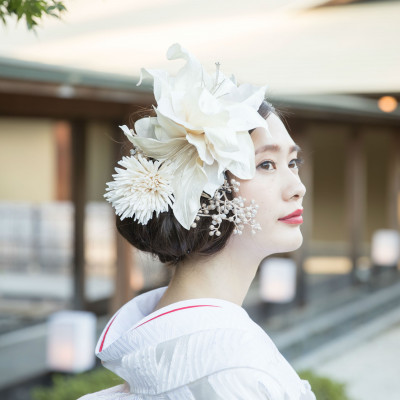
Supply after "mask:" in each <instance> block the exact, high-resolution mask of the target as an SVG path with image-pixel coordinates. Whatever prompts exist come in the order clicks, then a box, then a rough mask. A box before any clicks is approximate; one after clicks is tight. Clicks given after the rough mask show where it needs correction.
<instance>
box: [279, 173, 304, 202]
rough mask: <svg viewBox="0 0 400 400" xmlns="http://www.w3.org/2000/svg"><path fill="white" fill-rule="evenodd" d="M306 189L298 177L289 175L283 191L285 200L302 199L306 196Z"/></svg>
mask: <svg viewBox="0 0 400 400" xmlns="http://www.w3.org/2000/svg"><path fill="white" fill-rule="evenodd" d="M306 191H307V190H306V187H305V186H304V184H303V182H302V181H301V179H300V177H299V176H298V175H294V174H293V173H292V174H291V178H290V179H289V181H288V182H287V185H286V188H285V190H284V197H285V200H291V199H294V200H299V199H302V198H303V197H304V196H305V194H306Z"/></svg>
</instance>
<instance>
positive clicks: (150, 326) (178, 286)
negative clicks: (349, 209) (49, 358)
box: [83, 44, 315, 400]
mask: <svg viewBox="0 0 400 400" xmlns="http://www.w3.org/2000/svg"><path fill="white" fill-rule="evenodd" d="M167 57H168V58H169V59H178V58H183V59H185V60H186V65H185V66H184V67H183V68H182V69H181V70H180V71H179V72H178V73H177V75H176V76H174V77H170V76H168V74H167V73H165V72H164V71H154V70H149V71H148V70H142V75H144V76H146V75H148V76H150V77H151V78H153V80H154V94H155V98H156V101H157V107H156V108H155V116H153V117H148V118H143V119H141V120H139V121H137V122H136V124H135V130H134V131H131V130H129V129H128V128H127V127H125V126H124V127H122V129H123V130H124V132H125V134H126V135H127V137H128V138H129V140H130V141H131V142H132V144H133V151H132V153H131V156H130V157H124V158H123V159H122V161H120V165H121V166H122V167H124V169H118V168H117V169H116V171H117V174H116V175H114V181H113V182H110V183H108V189H107V194H106V195H105V197H106V198H107V200H108V201H110V202H111V203H112V205H113V206H114V208H115V210H116V213H117V215H118V218H117V227H118V230H119V232H120V233H121V234H122V235H123V236H124V237H125V238H126V239H127V240H128V241H129V242H130V243H131V244H132V245H133V246H135V247H136V248H138V249H140V250H143V251H147V252H150V253H152V254H154V255H156V256H157V257H158V258H159V259H160V260H161V261H162V262H164V263H166V264H167V265H173V266H175V270H174V275H173V277H172V279H171V282H170V284H169V285H168V287H162V288H159V289H156V290H152V291H150V292H147V293H144V294H142V295H140V296H138V297H136V298H134V299H133V300H131V301H130V302H129V303H127V304H126V305H125V306H124V307H122V308H121V309H120V310H119V311H118V312H117V313H116V314H115V315H114V316H113V317H112V319H111V320H110V322H109V323H108V324H107V326H106V327H105V329H104V332H103V334H102V335H101V337H100V339H99V342H98V345H97V348H96V353H97V356H98V357H99V358H100V359H101V360H102V362H103V364H104V366H105V367H107V368H109V369H110V370H112V371H114V372H115V373H116V374H118V375H119V376H121V377H122V378H123V379H124V380H125V381H126V384H125V385H120V386H117V387H114V388H111V389H107V390H105V391H102V392H98V393H95V394H92V395H87V396H85V397H84V398H83V399H86V400H88V399H92V398H101V399H109V400H111V399H115V400H116V399H129V400H133V399H135V400H149V399H196V400H197V399H207V400H212V399H269V400H288V399H290V400H315V396H314V394H313V393H312V391H311V388H310V385H309V383H308V382H307V381H305V380H301V379H300V378H299V376H298V375H297V374H296V372H295V371H294V369H293V368H292V367H291V366H290V365H289V364H288V363H287V361H286V360H285V359H284V357H283V356H282V355H281V354H280V353H279V351H278V350H277V348H276V346H275V345H274V344H273V342H272V341H271V339H270V338H269V336H268V335H267V334H266V333H265V332H264V331H263V330H262V329H261V328H260V327H259V326H258V325H257V324H255V323H254V322H253V321H252V320H251V319H250V318H249V316H248V315H247V313H246V311H245V310H244V309H243V308H242V307H241V305H242V303H243V300H244V298H245V296H246V294H247V291H248V289H249V286H250V284H251V282H252V280H253V278H254V276H255V274H256V271H257V267H258V265H259V264H260V262H261V260H262V259H263V258H265V257H266V256H268V255H270V254H273V253H281V252H288V251H293V250H295V249H297V248H298V247H299V246H300V245H301V243H302V235H301V231H300V225H301V223H302V218H301V213H302V201H303V197H304V195H305V192H306V189H305V187H304V185H303V184H302V183H301V181H300V178H299V175H298V168H299V165H300V164H301V159H300V158H298V152H299V151H300V149H299V147H298V146H297V145H296V144H295V143H294V141H293V140H292V138H291V137H290V135H289V134H288V132H287V130H286V128H285V126H284V125H283V123H282V122H281V120H280V119H279V117H278V116H277V114H276V112H275V110H274V108H273V107H272V106H271V105H270V104H269V103H267V102H266V101H265V100H264V97H265V91H266V87H255V86H252V85H247V84H244V85H240V86H237V84H236V82H235V81H234V79H228V78H226V77H225V76H224V75H223V74H222V73H221V72H220V71H219V64H217V71H216V74H215V76H210V75H208V74H207V73H206V71H204V69H203V67H202V66H201V65H200V63H199V62H198V61H197V60H196V59H195V58H194V57H193V56H192V55H191V54H190V53H188V52H187V51H186V50H185V49H183V48H181V47H180V45H178V44H175V45H173V46H171V47H170V49H169V50H168V53H167Z"/></svg>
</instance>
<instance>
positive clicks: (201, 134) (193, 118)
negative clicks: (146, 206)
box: [121, 44, 269, 229]
mask: <svg viewBox="0 0 400 400" xmlns="http://www.w3.org/2000/svg"><path fill="white" fill-rule="evenodd" d="M167 58H168V59H170V60H175V59H180V58H182V59H184V60H186V64H185V65H184V66H183V67H182V68H181V69H180V70H179V71H178V73H177V75H176V76H169V75H168V74H167V72H166V71H162V70H147V69H142V73H141V79H140V82H139V83H138V85H139V84H140V83H141V81H142V78H143V77H150V78H152V79H153V82H154V96H155V99H156V102H157V107H155V111H156V115H157V116H156V117H151V118H143V119H140V120H138V121H137V122H136V124H135V134H133V133H132V132H131V131H130V130H129V129H128V128H127V127H126V126H123V127H121V128H122V129H123V130H124V132H125V134H126V135H127V137H128V138H129V140H130V141H131V142H132V143H133V144H134V146H135V147H137V148H139V149H140V150H141V151H143V153H144V154H145V155H146V156H148V157H151V158H154V159H157V160H170V161H171V162H172V163H173V164H174V165H175V167H176V171H175V173H174V177H173V179H172V183H171V184H172V187H173V194H174V199H175V200H174V204H173V206H172V209H173V211H174V215H175V217H176V218H177V219H178V221H179V222H180V223H181V225H182V226H184V227H185V228H186V229H190V226H191V224H192V222H193V221H194V219H195V217H196V214H197V212H198V210H199V208H200V197H201V194H202V193H203V191H204V192H206V193H208V194H209V195H210V196H213V195H214V193H215V191H216V190H217V189H218V187H220V186H221V185H222V184H223V182H224V175H223V173H224V171H225V170H229V171H231V172H232V173H233V174H234V175H236V176H237V177H239V178H241V179H251V178H252V177H253V176H254V173H255V161H254V146H253V142H252V140H251V137H250V135H249V133H248V131H249V130H251V129H254V128H257V127H263V128H265V129H266V131H267V132H269V131H268V125H267V122H266V120H265V119H264V118H263V117H262V116H261V115H259V114H258V112H257V110H258V108H259V106H260V105H261V103H262V101H263V100H264V97H265V91H266V86H262V87H256V86H253V85H249V84H243V85H240V86H237V84H236V82H235V81H234V79H230V78H227V77H225V76H224V75H223V74H222V72H220V71H219V65H217V72H216V75H215V77H212V76H210V75H209V74H208V73H207V72H206V71H205V70H204V69H203V67H202V65H201V64H200V63H199V61H198V60H197V59H196V58H194V57H193V56H192V55H191V54H190V53H189V52H188V51H186V50H185V49H183V48H182V47H181V46H180V45H179V44H174V45H172V46H171V47H170V48H169V49H168V52H167Z"/></svg>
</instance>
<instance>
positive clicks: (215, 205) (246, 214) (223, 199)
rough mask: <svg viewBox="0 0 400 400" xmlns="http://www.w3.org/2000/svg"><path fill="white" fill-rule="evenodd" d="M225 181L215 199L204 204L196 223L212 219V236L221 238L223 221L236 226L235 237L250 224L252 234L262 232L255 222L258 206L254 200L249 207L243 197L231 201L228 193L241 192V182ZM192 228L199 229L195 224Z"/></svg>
mask: <svg viewBox="0 0 400 400" xmlns="http://www.w3.org/2000/svg"><path fill="white" fill-rule="evenodd" d="M230 182H231V185H230V184H229V182H228V180H227V179H225V181H224V184H223V185H222V186H221V187H220V188H219V189H218V190H217V191H216V192H215V194H214V197H212V198H210V199H209V201H208V204H206V203H202V205H201V208H200V210H199V212H198V213H197V216H196V218H195V221H199V220H200V217H208V218H211V219H212V221H211V225H210V226H209V229H210V233H209V234H210V236H214V235H215V236H220V235H221V231H220V230H219V228H220V226H221V224H222V221H223V220H228V221H229V222H231V223H233V224H234V225H235V228H234V230H233V234H234V235H241V234H242V232H243V229H244V225H246V224H248V225H250V227H251V233H252V234H255V233H256V232H257V231H259V230H261V226H260V224H258V223H257V222H256V220H255V217H256V214H257V210H258V204H255V201H254V200H252V201H251V202H250V205H249V206H245V201H246V199H245V198H243V197H242V196H238V197H235V198H233V199H232V200H229V199H228V198H227V196H226V193H232V191H233V192H235V193H237V192H239V187H240V182H238V181H236V180H235V179H231V180H230ZM214 210H216V211H217V213H216V214H215V213H210V211H214ZM191 227H192V228H196V227H197V223H196V222H193V223H192V225H191Z"/></svg>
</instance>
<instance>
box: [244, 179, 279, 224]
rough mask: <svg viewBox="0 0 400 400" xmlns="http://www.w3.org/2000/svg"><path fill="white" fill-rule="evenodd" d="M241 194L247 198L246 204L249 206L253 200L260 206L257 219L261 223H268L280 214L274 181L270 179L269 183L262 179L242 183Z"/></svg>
mask: <svg viewBox="0 0 400 400" xmlns="http://www.w3.org/2000/svg"><path fill="white" fill-rule="evenodd" d="M239 194H240V195H241V196H242V197H244V198H246V204H249V203H250V201H251V200H254V201H255V202H256V204H258V213H257V218H256V219H258V220H260V221H261V220H263V221H264V222H267V220H269V219H271V216H275V215H276V214H277V213H278V210H277V205H278V199H277V197H276V190H275V187H274V180H273V179H270V180H269V181H268V183H267V182H265V181H263V180H262V179H261V180H257V179H253V180H251V181H242V182H241V184H240V191H239Z"/></svg>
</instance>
